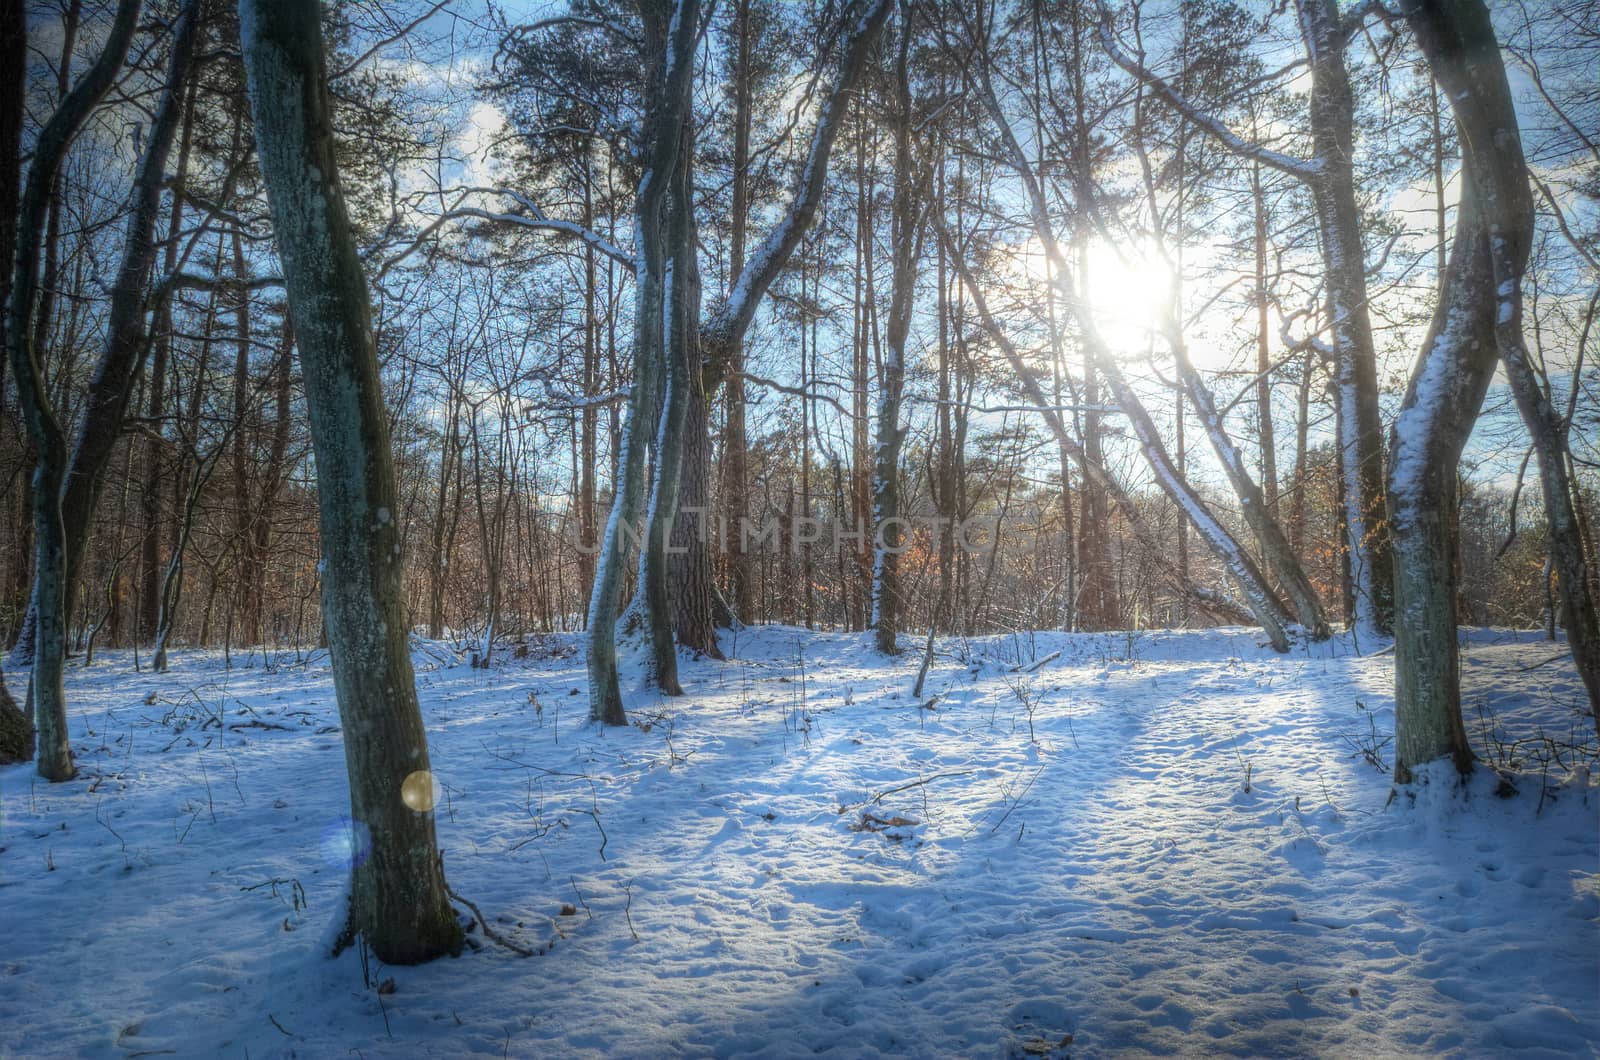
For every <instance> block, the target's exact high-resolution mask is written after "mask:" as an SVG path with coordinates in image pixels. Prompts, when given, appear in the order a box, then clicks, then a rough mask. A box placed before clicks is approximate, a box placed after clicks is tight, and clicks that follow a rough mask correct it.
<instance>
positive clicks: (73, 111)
mask: <svg viewBox="0 0 1600 1060" xmlns="http://www.w3.org/2000/svg"><path fill="white" fill-rule="evenodd" d="M140 6H141V5H140V3H139V0H121V2H120V3H119V4H118V5H117V10H116V15H115V18H114V20H113V21H112V24H111V28H110V31H109V32H108V34H107V36H106V41H105V45H104V46H103V48H102V49H101V52H100V55H99V57H98V58H97V59H96V60H95V62H94V64H93V65H92V66H91V67H90V68H89V70H88V71H87V72H86V73H85V74H84V75H83V78H82V79H81V80H80V81H79V82H78V83H77V85H75V86H74V87H73V89H72V91H71V92H69V93H67V96H66V98H65V99H63V100H62V101H61V105H60V106H59V107H57V108H56V110H55V112H54V113H53V114H51V115H50V118H49V119H48V120H47V121H46V122H45V124H44V127H43V128H42V129H40V131H39V138H38V140H37V142H36V143H35V144H34V150H33V161H32V163H31V164H30V165H29V167H28V183H27V188H26V190H25V191H24V192H23V195H22V209H21V211H20V212H19V215H18V222H17V249H16V262H15V266H14V268H13V270H12V276H11V306H10V316H9V318H8V321H7V329H6V345H7V353H8V354H9V356H10V360H11V371H12V374H13V375H15V376H16V380H17V397H18V401H19V403H20V404H21V406H22V417H23V422H24V423H26V424H27V428H28V434H29V436H30V437H31V438H32V440H33V444H34V446H35V448H36V449H37V450H38V461H39V462H38V466H37V467H36V468H35V469H34V474H33V520H34V531H33V532H34V567H33V570H34V574H33V594H32V603H31V606H32V609H33V611H34V612H35V615H36V618H35V621H34V644H33V682H32V691H33V711H34V719H35V723H36V724H37V725H38V729H39V775H40V776H42V777H44V778H45V779H47V780H71V779H72V777H73V776H74V775H76V773H77V767H76V766H75V765H73V762H72V747H71V744H70V743H69V742H68V740H67V701H66V693H65V691H64V690H63V688H62V684H61V679H62V667H63V665H64V663H65V661H66V650H67V643H66V641H67V637H66V632H67V630H66V626H67V555H66V553H67V534H66V528H65V526H64V525H63V523H62V516H61V490H62V484H63V482H64V480H65V478H66V474H67V440H66V434H65V432H63V431H62V429H61V424H60V421H59V420H58V419H57V417H56V412H55V409H54V408H53V407H52V406H51V402H50V399H49V397H48V396H47V394H46V392H45V389H44V382H43V379H42V378H41V372H40V368H39V359H38V358H39V355H38V351H37V349H36V342H37V335H36V332H35V329H34V324H35V320H34V314H35V311H36V308H37V301H38V297H39V248H40V244H41V235H42V233H43V230H44V227H45V221H46V217H45V215H46V212H47V210H48V207H49V201H50V199H51V197H52V193H53V191H54V188H55V184H56V174H57V173H59V172H60V169H61V163H62V161H63V159H65V158H66V154H67V149H68V148H69V147H70V146H71V145H72V140H73V137H74V136H75V135H76V134H77V132H78V130H79V129H80V128H81V127H82V126H83V123H84V121H85V120H87V119H88V117H89V114H90V112H91V111H92V110H93V109H94V108H95V106H96V105H97V104H98V103H99V102H100V100H101V99H102V98H103V97H104V96H105V94H106V93H107V92H108V91H110V89H111V85H112V82H113V81H115V80H116V76H117V71H118V70H120V69H121V68H122V63H123V59H124V58H125V57H126V56H127V53H128V45H129V44H130V43H131V42H132V40H133V34H134V29H135V27H136V24H137V22H138V18H139V9H140Z"/></svg>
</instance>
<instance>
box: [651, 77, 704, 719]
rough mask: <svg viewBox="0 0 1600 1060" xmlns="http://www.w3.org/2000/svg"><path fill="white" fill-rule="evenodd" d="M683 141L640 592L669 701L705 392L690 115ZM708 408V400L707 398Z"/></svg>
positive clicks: (670, 223) (666, 277) (676, 689)
mask: <svg viewBox="0 0 1600 1060" xmlns="http://www.w3.org/2000/svg"><path fill="white" fill-rule="evenodd" d="M679 122H680V131H679V133H678V135H679V137H680V140H679V145H678V150H677V155H678V157H677V165H676V166H675V167H674V169H673V172H672V175H671V178H670V179H671V188H670V190H669V191H668V192H667V216H666V261H665V269H664V273H663V281H662V308H663V316H664V319H665V321H666V334H665V335H664V336H663V340H662V351H663V353H664V355H665V357H666V365H665V375H666V391H665V393H664V394H663V397H662V403H661V419H660V423H659V424H658V426H657V430H656V445H655V456H656V468H655V472H656V473H655V482H654V483H653V484H652V487H651V490H650V516H649V519H648V521H647V522H646V524H645V561H644V566H643V568H642V574H643V578H642V581H641V585H642V588H643V593H644V604H645V613H646V617H647V619H648V625H649V632H650V653H651V658H652V660H653V662H652V667H651V668H652V671H653V676H654V678H655V682H656V687H657V688H659V689H660V690H661V692H662V693H663V694H665V695H669V696H681V695H683V686H682V685H681V684H679V682H678V649H677V642H676V637H675V635H674V631H675V627H676V625H677V623H676V618H677V609H676V608H675V607H674V606H673V603H672V584H671V582H672V566H673V564H672V559H671V557H670V555H669V554H668V551H667V550H668V547H669V546H670V545H671V543H672V538H673V531H674V525H675V524H676V523H677V521H678V517H679V510H678V491H679V487H680V486H681V484H682V481H683V464H684V425H685V422H686V420H687V417H688V413H689V402H690V398H691V391H692V390H696V389H699V388H700V385H701V382H700V380H699V379H695V378H693V376H694V375H697V374H698V373H696V372H695V368H696V367H697V366H698V365H699V363H700V353H699V343H698V341H697V339H698V329H697V328H695V327H693V324H694V323H695V321H694V318H695V316H697V315H698V314H697V313H696V312H695V308H696V306H697V304H698V301H697V297H698V294H699V288H700V283H699V279H698V272H699V265H698V264H697V260H696V259H697V249H696V246H695V224H694V189H693V186H692V184H691V179H692V178H691V176H690V174H691V172H692V169H691V166H690V160H691V156H692V153H693V145H694V132H693V125H692V123H691V121H690V117H689V114H688V108H687V100H685V107H684V109H683V111H682V112H681V113H680V115H679ZM701 403H702V405H703V404H704V401H703V399H702V402H701Z"/></svg>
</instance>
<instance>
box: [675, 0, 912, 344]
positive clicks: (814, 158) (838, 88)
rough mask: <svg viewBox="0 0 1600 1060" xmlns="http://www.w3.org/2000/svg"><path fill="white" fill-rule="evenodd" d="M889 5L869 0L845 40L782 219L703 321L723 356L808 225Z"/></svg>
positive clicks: (740, 337) (739, 337) (881, 0)
mask: <svg viewBox="0 0 1600 1060" xmlns="http://www.w3.org/2000/svg"><path fill="white" fill-rule="evenodd" d="M893 7H894V3H893V0H871V2H870V3H869V4H868V6H867V9H866V10H865V11H863V12H862V14H861V17H860V19H859V20H858V21H857V22H856V24H855V28H854V29H852V30H851V32H850V36H849V38H848V39H847V40H846V41H845V46H844V56H843V58H842V59H841V60H840V62H839V73H838V77H837V78H836V79H835V81H834V85H833V90H832V91H831V92H829V93H828V98H827V99H826V100H825V101H824V102H823V104H822V111H821V113H820V114H818V116H817V125H816V129H815V130H814V131H813V132H812V134H811V149H810V151H809V153H808V154H807V155H806V162H805V167H804V168H803V169H802V170H801V171H800V179H799V182H798V185H797V187H796V189H795V195H794V199H793V201H792V202H790V204H789V209H788V211H787V212H786V213H785V214H784V216H783V220H781V221H779V222H778V225H777V227H776V228H774V229H773V230H772V231H771V232H769V233H768V234H767V238H766V239H765V240H763V241H762V242H761V244H760V246H758V247H757V248H756V250H755V253H753V254H752V255H751V256H750V260H749V261H748V262H747V263H746V264H745V267H744V271H742V272H741V273H740V274H739V276H738V277H737V278H736V279H735V280H734V283H733V289H732V290H731V291H730V292H729V293H728V298H727V301H726V302H724V303H723V304H722V305H721V306H719V307H718V308H717V309H716V310H715V311H714V315H713V317H712V319H711V320H709V321H707V322H706V327H705V329H704V330H705V333H706V335H707V336H708V337H710V338H713V339H714V340H715V341H714V342H713V343H712V350H711V352H712V353H713V355H716V354H721V355H723V356H726V353H727V351H729V350H731V349H732V347H733V346H734V345H736V344H738V343H739V342H741V341H742V340H743V338H744V333H745V330H746V329H747V328H748V327H749V326H750V321H751V320H752V319H753V318H754V316H755V311H756V303H757V302H759V301H760V300H761V296H762V295H763V294H765V293H766V291H767V289H768V288H769V287H771V286H772V283H773V281H774V280H776V279H777V278H778V274H779V273H781V272H782V271H783V268H784V266H785V265H786V264H787V263H788V261H789V256H790V255H791V254H792V253H793V252H794V248H795V247H797V246H799V244H800V240H801V238H802V237H803V236H804V235H805V233H806V229H808V228H810V227H811V221H812V219H813V218H814V217H815V216H816V212H817V205H818V203H820V202H821V201H822V193H823V190H824V187H825V186H826V183H827V177H828V156H829V155H830V154H831V153H832V152H833V142H834V140H835V139H836V138H837V137H838V135H839V129H840V127H841V126H842V125H843V124H844V116H845V113H846V111H847V110H848V109H849V104H850V96H851V94H852V93H853V92H854V91H855V86H856V83H857V82H858V81H859V80H860V78H861V72H862V70H863V69H865V67H866V65H867V54H868V52H869V51H870V50H871V48H872V44H873V42H874V41H876V40H877V38H878V34H879V32H880V31H881V30H882V29H883V27H884V24H885V23H886V22H887V21H888V18H889V11H890V9H891V8H893Z"/></svg>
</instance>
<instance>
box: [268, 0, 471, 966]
mask: <svg viewBox="0 0 1600 1060" xmlns="http://www.w3.org/2000/svg"><path fill="white" fill-rule="evenodd" d="M240 23H241V26H240V36H241V41H242V44H243V51H244V59H245V68H246V71H247V74H248V78H249V92H250V103H251V108H252V110H253V112H254V115H255V125H256V139H257V145H258V150H259V152H260V158H261V171H262V176H263V177H264V178H265V183H266V187H267V199H268V203H269V205H270V207H271V212H272V220H273V228H274V230H275V232H276V234H277V239H278V251H279V255H280V257H281V258H282V260H283V271H284V277H285V280H286V281H287V287H288V294H289V305H290V310H291V312H292V313H293V315H294V322H295V328H296V332H297V336H298V339H299V346H300V359H301V364H302V365H303V366H304V369H305V389H306V404H307V406H308V409H309V412H310V418H311V438H312V444H313V446H314V449H315V453H316V461H317V494H318V501H319V507H320V512H321V528H322V535H321V540H322V562H323V574H322V608H323V622H324V624H325V627H326V628H327V630H328V645H329V649H330V651H331V653H332V657H333V670H334V685H335V688H336V689H337V691H338V696H339V714H340V718H341V720H342V722H343V727H344V736H345V740H344V746H345V763H346V766H347V768H348V770H349V774H350V809H351V816H352V818H353V822H352V824H351V833H352V835H351V845H352V856H351V887H350V911H349V921H348V924H347V927H346V932H345V938H346V940H349V939H351V938H353V937H354V936H355V935H356V934H359V935H361V936H362V937H363V938H364V939H365V940H366V942H367V944H368V945H370V946H371V947H372V951H373V953H375V954H376V955H377V957H378V958H379V959H380V960H382V961H386V962H388V963H390V964H415V963H419V962H421V961H426V960H431V959H432V958H434V957H438V956H440V955H442V954H446V953H452V954H453V953H457V952H459V951H460V949H461V944H462V933H461V926H460V924H458V923H457V921H456V919H455V914H454V912H453V911H452V910H451V908H450V903H449V899H448V897H447V895H446V891H445V880H444V867H443V862H442V861H441V859H440V856H439V851H438V846H437V843H436V841H435V838H434V823H433V806H432V793H431V789H432V783H433V781H432V777H431V775H430V773H429V764H428V744H427V735H426V732H425V730H424V727H423V723H422V713H421V711H420V709H419V708H418V706H417V693H416V684H415V679H414V676H413V674H412V669H411V656H410V652H409V646H408V638H407V633H406V616H405V607H404V601H403V599H402V597H401V586H400V575H401V556H400V531H399V527H398V525H397V520H398V509H397V494H396V488H395V476H394V466H393V462H392V456H391V454H390V449H389V431H388V422H387V419H386V418H385V416H384V411H383V395H382V392H381V389H380V385H379V381H378V361H377V349H376V347H375V345H374V340H373V332H372V309H371V304H370V300H369V296H368V293H367V284H366V278H365V276H364V275H363V272H362V268H361V263H360V259H359V257H358V256H357V250H356V242H355V238H354V233H353V232H352V229H351V226H350V220H349V216H348V214H347V211H346V207H345V201H344V194H343V191H342V190H341V188H340V185H339V166H338V161H337V157H336V152H337V145H336V143H335V141H334V136H333V122H332V103H331V100H330V98H329V95H328V85H327V65H326V57H325V52H324V49H323V41H322V5H321V4H320V3H318V2H317V0H243V2H242V3H241V4H240ZM403 796H405V797H403ZM368 843H370V850H371V853H370V855H369V856H365V857H363V856H362V854H363V853H364V852H365V848H366V846H367V844H368Z"/></svg>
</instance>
